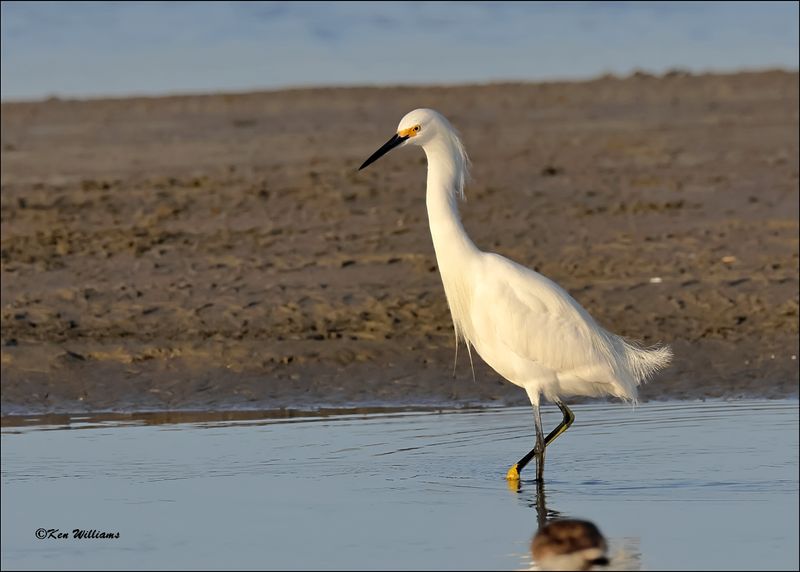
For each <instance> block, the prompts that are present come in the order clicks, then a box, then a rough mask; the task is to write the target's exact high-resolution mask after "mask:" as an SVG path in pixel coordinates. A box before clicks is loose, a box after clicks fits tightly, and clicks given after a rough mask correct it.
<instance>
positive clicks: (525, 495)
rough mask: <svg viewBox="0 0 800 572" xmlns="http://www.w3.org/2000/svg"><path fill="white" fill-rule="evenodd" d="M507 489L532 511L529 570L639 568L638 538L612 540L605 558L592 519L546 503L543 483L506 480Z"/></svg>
mask: <svg viewBox="0 0 800 572" xmlns="http://www.w3.org/2000/svg"><path fill="white" fill-rule="evenodd" d="M509 489H510V490H511V491H512V492H514V493H516V494H517V495H519V499H520V501H521V502H523V503H524V504H525V505H526V506H528V507H530V508H533V509H534V510H535V511H536V521H537V524H538V528H537V531H536V533H535V534H534V535H533V538H532V539H531V544H530V557H531V561H530V569H531V570H608V569H613V570H640V569H641V553H640V552H639V549H638V544H639V543H638V539H620V540H617V541H615V540H612V541H611V544H612V546H615V550H614V554H613V556H612V557H610V558H609V557H608V556H607V551H608V543H607V542H606V539H605V538H604V537H603V534H602V533H601V532H600V530H599V529H598V527H597V526H596V525H595V524H594V523H592V522H589V521H586V520H578V519H574V518H570V517H568V516H567V515H564V514H562V513H561V512H559V511H557V510H554V509H549V508H548V507H547V495H546V492H545V485H544V483H542V482H538V481H537V482H536V483H535V484H532V485H529V486H524V485H523V484H522V483H520V482H517V483H513V484H509Z"/></svg>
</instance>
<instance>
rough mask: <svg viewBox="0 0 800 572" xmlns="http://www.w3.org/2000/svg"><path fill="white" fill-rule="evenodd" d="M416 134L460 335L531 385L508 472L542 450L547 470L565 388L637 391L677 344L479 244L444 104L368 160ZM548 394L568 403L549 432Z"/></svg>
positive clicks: (404, 124)
mask: <svg viewBox="0 0 800 572" xmlns="http://www.w3.org/2000/svg"><path fill="white" fill-rule="evenodd" d="M408 144H414V145H419V146H421V147H422V149H423V150H424V151H425V154H426V155H427V159H428V180H427V196H426V203H427V208H428V218H429V223H430V229H431V236H432V238H433V245H434V249H435V250H436V260H437V263H438V266H439V271H440V273H441V277H442V283H443V285H444V291H445V294H446V296H447V302H448V305H449V307H450V312H451V315H452V317H453V325H454V328H455V332H456V337H457V339H461V340H463V341H464V342H466V343H467V344H468V347H469V345H470V344H471V345H472V347H474V348H475V350H476V351H477V352H478V354H479V355H480V356H481V357H482V358H483V359H484V361H486V363H487V364H489V365H490V366H491V367H492V368H493V369H494V370H495V371H497V372H498V373H499V374H500V375H502V376H503V377H504V378H506V379H507V380H509V381H510V382H512V383H514V384H516V385H518V386H520V387H522V388H524V389H525V390H526V391H527V393H528V396H529V398H530V400H531V404H532V405H533V407H534V413H535V421H536V433H537V445H536V447H534V449H533V450H532V451H531V452H530V453H529V454H528V455H526V456H525V457H523V459H521V460H520V462H519V463H517V464H515V465H514V466H513V467H512V468H511V470H509V472H508V475H507V477H508V478H509V479H510V480H514V479H518V478H519V470H521V469H522V467H524V466H525V465H526V464H527V463H528V461H530V458H531V457H533V456H536V458H537V478H538V479H540V480H541V478H542V474H543V470H544V449H545V446H546V445H547V444H549V442H551V441H552V440H553V439H555V438H556V437H557V436H558V435H559V434H560V433H561V432H563V431H564V430H566V428H567V427H569V425H570V424H571V422H572V419H573V418H574V416H572V412H571V411H570V410H569V408H568V407H567V406H566V405H564V404H563V402H562V401H561V399H562V398H563V397H566V396H579V395H583V396H601V395H612V396H615V397H619V398H622V399H625V400H629V401H635V400H636V397H637V386H638V385H639V384H641V383H642V382H643V381H644V380H645V379H647V378H648V377H649V376H651V375H652V374H653V373H654V372H656V371H657V370H659V369H661V368H663V367H665V366H666V365H667V364H668V363H669V361H670V359H671V357H672V352H671V351H670V349H669V348H668V347H666V346H662V347H656V348H649V349H645V348H641V347H639V346H637V345H635V344H634V343H632V342H630V341H627V340H625V339H624V338H622V337H620V336H617V335H614V334H612V333H610V332H608V331H606V330H605V329H603V328H602V327H601V326H600V325H598V324H597V322H595V321H594V319H593V318H592V317H591V316H590V315H589V313H588V312H587V311H586V310H585V309H584V308H583V307H581V305H580V304H578V302H576V301H575V299H574V298H572V296H570V295H569V294H568V293H567V292H566V291H565V290H564V289H563V288H561V287H560V286H559V285H558V284H556V283H555V282H553V281H552V280H550V279H548V278H546V277H545V276H542V275H541V274H539V273H537V272H535V271H533V270H530V269H528V268H525V267H524V266H521V265H520V264H517V263H515V262H513V261H511V260H509V259H507V258H505V257H503V256H500V255H499V254H494V253H488V252H482V251H480V250H479V249H478V248H477V247H476V246H475V244H474V243H473V242H472V240H470V238H469V236H468V235H467V233H466V231H465V230H464V227H463V225H462V224H461V219H460V217H459V213H458V206H457V199H458V198H460V197H463V196H464V185H465V182H466V180H467V177H468V164H469V160H468V158H467V154H466V152H465V151H464V147H463V145H462V144H461V141H460V140H459V138H458V134H457V133H456V131H455V129H453V127H452V126H451V125H450V123H449V122H448V121H447V119H445V118H444V117H443V116H442V115H440V114H439V113H437V112H436V111H433V110H431V109H417V110H414V111H412V112H410V113H408V114H407V115H406V116H405V117H403V119H402V120H401V121H400V125H399V126H398V128H397V134H396V135H395V136H394V137H392V139H390V140H389V141H388V142H387V143H386V144H385V145H384V146H383V147H381V148H380V149H379V150H378V151H376V152H375V153H374V154H373V155H372V156H371V157H370V158H369V159H367V161H365V162H364V164H363V165H362V166H361V168H362V169H363V168H364V167H366V166H367V165H369V164H370V163H372V162H374V161H376V160H377V159H378V158H380V157H381V156H382V155H383V154H385V153H387V152H388V151H390V150H391V149H392V148H394V147H398V146H401V145H408ZM541 397H544V398H545V399H547V400H549V401H552V402H554V403H556V404H558V405H559V407H560V408H561V410H562V412H564V421H562V423H561V425H559V427H558V428H557V429H556V430H555V431H553V432H552V433H551V434H550V435H548V436H547V438H544V436H543V433H542V430H541V418H540V412H539V404H540V400H541Z"/></svg>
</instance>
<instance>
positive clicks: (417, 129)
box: [414, 125, 419, 133]
mask: <svg viewBox="0 0 800 572" xmlns="http://www.w3.org/2000/svg"><path fill="white" fill-rule="evenodd" d="M414 133H419V125H415V126H414Z"/></svg>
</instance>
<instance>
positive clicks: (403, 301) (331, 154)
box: [2, 72, 798, 414]
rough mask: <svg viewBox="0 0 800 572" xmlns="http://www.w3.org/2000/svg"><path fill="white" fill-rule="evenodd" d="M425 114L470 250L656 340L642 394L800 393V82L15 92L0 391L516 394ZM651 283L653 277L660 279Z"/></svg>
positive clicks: (28, 408)
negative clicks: (446, 259) (454, 137)
mask: <svg viewBox="0 0 800 572" xmlns="http://www.w3.org/2000/svg"><path fill="white" fill-rule="evenodd" d="M416 107H433V108H436V109H438V110H440V111H441V112H442V113H444V114H445V115H446V116H447V117H449V119H450V120H451V121H452V123H453V124H454V125H455V126H456V127H457V128H459V129H460V130H461V132H462V135H463V138H464V141H465V144H466V146H467V150H468V151H469V153H470V155H471V158H472V160H473V182H472V183H471V184H470V185H469V186H468V188H467V196H468V201H467V202H466V203H463V204H462V214H463V218H464V223H465V226H466V228H467V230H468V232H469V233H470V234H471V236H472V237H473V239H474V240H475V242H476V244H477V245H478V246H479V247H481V248H483V249H484V250H493V251H496V252H499V253H501V254H504V255H506V256H508V257H510V258H512V259H514V260H516V261H518V262H520V263H523V264H525V265H528V266H532V267H535V268H536V269H537V270H539V271H540V272H542V273H543V274H545V275H547V276H549V277H550V278H552V279H554V280H556V281H557V282H559V283H560V284H561V285H563V286H564V287H565V288H567V289H568V290H569V291H570V292H571V293H572V294H573V295H574V296H575V297H576V299H577V300H578V301H579V302H581V303H582V304H583V305H584V306H585V307H586V308H587V309H588V310H589V311H590V312H591V313H592V314H593V315H594V316H595V317H596V318H597V319H598V321H599V322H600V323H601V324H603V325H604V326H606V327H607V328H609V329H610V330H612V331H614V332H616V333H619V334H623V335H626V336H630V337H633V338H636V339H639V340H641V341H643V342H645V343H653V342H656V341H662V342H667V343H669V344H671V345H672V346H673V349H674V351H675V354H676V359H675V363H674V365H673V366H672V367H671V368H670V369H668V370H667V371H665V372H664V373H663V374H661V375H659V376H658V377H657V378H656V379H654V380H653V381H652V382H651V383H649V384H648V385H646V386H644V387H643V389H642V398H643V399H653V398H667V397H677V398H699V397H713V396H727V397H736V396H744V395H748V396H765V397H780V396H788V395H797V392H798V365H797V363H798V362H797V360H796V356H797V353H798V76H797V74H796V73H783V72H766V73H747V74H744V73H743V74H736V75H725V76H688V75H685V74H681V73H672V74H668V75H667V76H665V77H651V76H646V75H642V74H638V75H636V76H634V77H631V78H626V79H622V80H621V79H616V78H602V79H598V80H595V81H589V82H583V83H554V84H529V85H516V84H514V85H489V86H480V87H452V88H385V89H317V90H299V91H282V92H274V93H253V94H242V95H212V96H199V97H169V98H158V99H144V98H141V99H123V100H97V101H59V100H51V101H46V102H39V103H6V104H3V105H2V378H3V382H2V410H3V413H4V414H12V413H25V412H44V411H51V412H52V411H56V412H58V411H83V410H104V409H122V410H125V409H177V408H198V409H225V408H236V407H244V406H246V407H258V408H267V409H268V408H278V407H314V406H321V405H328V406H343V405H353V404H356V405H402V404H427V405H439V404H441V405H445V404H446V405H458V404H467V403H471V404H477V403H490V402H491V403H509V404H521V403H526V402H527V398H526V396H525V394H524V392H523V391H522V390H520V389H519V388H517V387H515V386H513V385H511V384H509V383H507V382H504V381H503V380H502V379H500V378H499V377H498V376H497V375H496V374H494V373H493V372H491V371H490V370H489V369H488V368H487V367H486V366H485V365H484V364H483V363H482V362H481V360H480V358H476V359H475V362H476V363H475V365H476V367H475V370H476V377H477V381H476V382H473V381H472V379H471V374H470V371H469V361H468V358H467V353H466V351H465V350H464V348H463V347H462V348H461V351H460V352H459V356H458V369H457V377H456V379H452V377H451V371H452V365H453V346H454V342H453V331H452V325H451V322H450V317H449V312H448V309H447V305H446V301H445V298H444V293H443V291H442V287H441V283H440V279H439V275H438V271H437V269H436V260H435V257H434V253H433V247H432V245H431V241H430V234H429V231H428V228H427V216H426V212H425V198H424V194H425V190H424V188H425V166H424V165H425V159H424V155H423V154H422V152H421V151H420V150H419V149H412V150H405V149H403V150H399V151H395V152H394V153H392V154H391V155H389V156H387V157H385V158H384V159H382V160H381V161H380V162H379V163H376V164H375V165H374V166H372V167H370V169H368V170H366V171H363V172H357V171H356V169H357V167H358V166H359V165H360V164H361V161H363V160H364V159H365V158H366V157H367V156H368V155H369V154H370V153H371V152H372V151H374V150H375V149H376V148H377V147H378V146H380V145H381V144H382V143H383V142H384V141H385V140H386V139H387V138H388V137H389V136H390V135H391V134H392V133H393V131H394V129H395V127H396V125H397V123H398V121H399V119H400V118H401V117H402V115H403V114H404V113H406V112H407V111H409V110H411V109H413V108H416ZM653 278H660V282H659V281H658V280H656V281H651V280H652V279H653Z"/></svg>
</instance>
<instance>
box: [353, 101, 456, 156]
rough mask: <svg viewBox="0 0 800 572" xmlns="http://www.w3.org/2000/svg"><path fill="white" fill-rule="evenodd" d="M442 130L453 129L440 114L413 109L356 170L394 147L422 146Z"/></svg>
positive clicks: (427, 110)
mask: <svg viewBox="0 0 800 572" xmlns="http://www.w3.org/2000/svg"><path fill="white" fill-rule="evenodd" d="M443 131H448V132H453V131H454V130H453V128H452V127H451V126H450V123H449V122H448V121H447V119H445V118H444V117H443V116H442V115H441V114H439V113H437V112H436V111H434V110H433V109H424V108H423V109H415V110H414V111H411V112H409V113H407V114H406V115H405V117H403V119H401V120H400V124H399V125H398V126H397V133H395V134H394V135H392V138H391V139H389V140H388V141H387V142H386V143H384V145H383V146H382V147H381V148H380V149H378V150H377V151H375V152H374V153H373V154H372V155H370V157H369V159H367V160H366V161H364V164H363V165H361V166H360V167H359V168H358V170H359V171H360V170H361V169H364V168H366V167H368V166H369V165H371V164H372V163H374V162H375V161H377V160H378V159H380V158H381V157H383V156H384V155H386V153H388V152H389V151H391V150H392V149H394V148H395V147H401V146H403V145H409V144H410V145H419V146H424V145H425V144H426V143H429V142H430V141H432V140H433V139H435V138H436V136H437V135H438V134H440V133H442V132H443Z"/></svg>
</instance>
